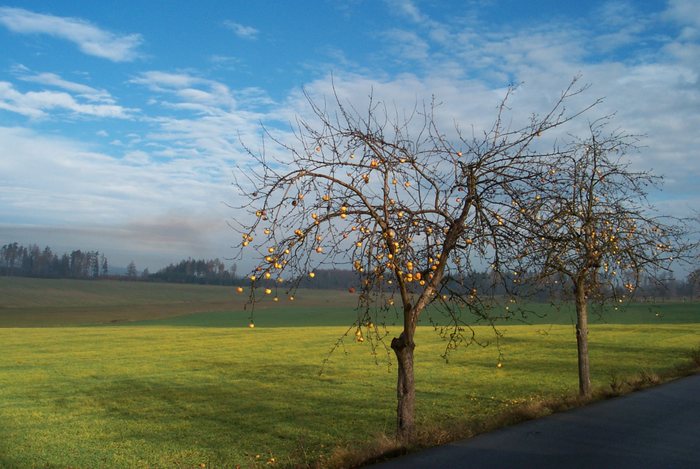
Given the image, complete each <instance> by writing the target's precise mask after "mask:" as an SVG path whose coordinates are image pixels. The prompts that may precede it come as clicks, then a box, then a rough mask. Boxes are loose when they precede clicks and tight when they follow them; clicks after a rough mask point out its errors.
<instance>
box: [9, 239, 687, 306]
mask: <svg viewBox="0 0 700 469" xmlns="http://www.w3.org/2000/svg"><path fill="white" fill-rule="evenodd" d="M114 270H115V272H111V271H110V264H109V260H108V259H107V257H106V256H105V255H104V254H103V253H100V252H99V251H82V250H80V249H78V250H75V251H72V252H70V253H63V254H60V255H59V254H58V253H55V252H53V250H52V249H51V248H50V247H48V246H47V247H45V248H43V249H41V248H40V247H39V246H37V245H36V244H30V245H28V246H22V245H19V244H18V243H16V242H15V243H10V244H5V245H4V246H2V248H0V275H2V276H17V277H40V278H74V279H93V280H95V279H118V280H132V281H142V282H149V281H150V282H170V283H195V284H207V285H247V284H249V281H248V280H247V278H246V277H245V276H243V277H241V276H237V275H236V274H237V271H236V270H237V268H236V264H235V263H234V264H232V265H231V266H230V268H226V265H225V264H224V263H223V262H222V261H220V260H219V259H212V260H204V259H199V260H196V259H185V260H181V261H180V262H178V263H177V264H170V265H168V266H167V267H164V268H162V269H160V270H159V271H158V272H155V273H151V272H149V271H148V269H145V270H143V271H141V272H139V271H138V270H137V268H136V265H135V263H134V262H131V263H129V265H128V266H127V268H126V271H124V269H123V268H120V269H114ZM315 273H316V275H315V277H314V279H313V280H311V279H309V278H308V277H305V276H304V277H300V278H297V279H290V280H289V281H288V282H285V284H286V285H290V284H291V283H294V284H297V285H298V286H300V287H303V288H317V289H337V290H341V289H346V288H354V287H357V285H358V283H359V278H358V276H357V274H356V273H355V272H353V271H351V270H342V269H328V270H321V269H317V270H316V271H315ZM492 280H493V279H492V277H491V276H490V275H489V274H488V273H485V272H482V273H474V274H473V276H472V277H470V279H469V281H468V282H466V283H469V286H470V288H471V287H474V288H477V289H478V290H479V291H490V292H491V293H493V294H497V295H498V294H503V293H505V288H504V287H503V285H501V286H499V287H497V288H496V289H495V290H494V289H492V288H493V285H494V282H493V281H492ZM562 280H563V279H562ZM268 283H270V284H273V283H274V282H273V281H272V280H269V281H265V280H263V281H262V283H261V285H266V284H268ZM509 283H510V282H509V281H508V279H506V285H508V284H509ZM455 285H456V283H453V284H452V285H451V286H452V287H453V291H454V287H455ZM538 296H540V295H538ZM637 296H642V297H653V298H669V299H670V298H681V297H685V298H698V297H699V296H700V269H696V270H695V271H693V272H692V273H690V275H688V277H687V278H686V279H685V280H677V279H675V278H674V277H673V276H672V275H671V274H670V273H665V274H664V275H661V276H660V278H659V279H657V280H651V279H647V281H644V282H642V283H641V285H640V288H639V289H638V291H637ZM541 299H545V298H544V297H543V298H541Z"/></svg>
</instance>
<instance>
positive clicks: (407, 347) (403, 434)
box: [391, 331, 416, 440]
mask: <svg viewBox="0 0 700 469" xmlns="http://www.w3.org/2000/svg"><path fill="white" fill-rule="evenodd" d="M415 347H416V345H415V343H414V342H413V334H411V333H410V332H409V333H407V332H406V331H403V332H402V333H401V335H400V336H399V337H395V338H394V339H393V340H392V341H391V348H392V349H393V350H394V352H395V353H396V358H397V361H398V364H399V367H398V368H399V369H398V382H397V384H396V397H397V399H398V405H397V408H396V434H397V437H398V438H399V439H401V440H407V439H410V438H411V436H412V434H413V431H414V429H415V404H416V383H415V380H414V377H413V350H414V349H415Z"/></svg>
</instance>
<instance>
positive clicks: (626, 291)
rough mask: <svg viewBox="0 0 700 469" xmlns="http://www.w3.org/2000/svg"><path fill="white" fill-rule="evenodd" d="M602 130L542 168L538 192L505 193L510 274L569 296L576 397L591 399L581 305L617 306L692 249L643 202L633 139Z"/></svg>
mask: <svg viewBox="0 0 700 469" xmlns="http://www.w3.org/2000/svg"><path fill="white" fill-rule="evenodd" d="M608 123H609V118H603V119H599V120H597V121H594V122H593V123H591V124H590V125H589V136H588V137H587V138H584V139H575V140H574V142H573V143H571V144H570V145H568V147H566V148H564V149H562V150H561V151H558V152H556V154H554V155H553V157H552V158H551V159H549V160H546V161H544V163H545V164H546V166H545V167H543V168H542V169H543V170H542V171H541V172H542V174H543V176H542V179H541V181H540V182H541V184H539V186H533V187H532V188H531V190H530V191H520V192H518V193H511V194H510V195H511V197H512V198H513V201H514V205H513V210H512V211H511V216H512V217H513V219H514V220H515V221H516V224H517V226H518V228H519V230H520V232H519V234H518V237H519V238H520V239H521V240H522V246H521V247H519V251H518V252H517V253H513V255H511V256H510V257H509V260H510V261H511V262H512V263H513V265H514V267H512V269H513V270H515V271H520V272H523V273H527V272H529V273H530V275H531V278H530V280H533V278H534V279H536V280H537V281H539V282H545V283H546V282H549V283H550V285H552V286H554V288H557V289H560V288H561V287H562V285H565V286H566V287H567V288H571V292H572V293H573V300H574V303H575V307H576V340H577V348H578V375H579V392H580V395H581V396H589V395H590V394H591V379H590V365H589V358H588V305H589V303H590V302H596V303H598V304H600V305H601V306H602V305H605V304H606V303H613V304H619V303H622V302H625V301H626V300H627V299H629V298H630V297H631V295H632V294H633V293H634V291H635V290H636V288H637V286H638V285H639V284H640V281H641V280H642V278H649V277H655V276H656V275H657V274H658V273H659V272H667V271H669V269H670V268H671V264H672V262H673V261H678V260H682V259H683V258H687V257H688V256H689V255H690V253H692V251H693V249H694V246H693V245H691V244H689V243H688V242H687V241H685V239H686V235H687V230H686V228H685V227H684V225H683V223H682V220H678V219H674V218H673V217H670V216H659V215H655V214H654V211H653V209H652V207H651V206H650V204H649V202H648V201H647V190H648V188H649V187H653V186H656V185H657V184H658V182H659V181H660V178H659V177H656V176H654V175H653V174H652V173H650V172H644V171H636V170H634V169H633V168H632V167H631V165H630V160H629V159H628V157H627V155H628V153H629V151H630V150H634V149H635V148H636V146H635V143H636V140H637V139H636V137H635V136H633V135H629V134H626V133H622V132H619V131H613V132H610V133H607V124H608ZM560 279H564V282H560V281H559V280H560ZM555 280H556V282H555ZM565 298H567V297H566V296H565ZM568 298H570V297H568Z"/></svg>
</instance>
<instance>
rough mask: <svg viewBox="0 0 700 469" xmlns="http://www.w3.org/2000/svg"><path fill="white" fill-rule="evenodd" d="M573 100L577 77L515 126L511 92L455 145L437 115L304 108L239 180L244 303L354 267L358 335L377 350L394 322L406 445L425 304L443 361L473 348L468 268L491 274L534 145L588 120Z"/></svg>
mask: <svg viewBox="0 0 700 469" xmlns="http://www.w3.org/2000/svg"><path fill="white" fill-rule="evenodd" d="M582 90H583V88H579V87H577V85H576V79H575V80H573V81H572V82H571V84H570V85H569V87H568V88H567V89H566V90H565V91H564V92H563V93H562V94H561V95H560V96H559V97H558V99H557V100H556V102H554V103H553V105H552V107H551V110H550V111H549V112H548V113H546V114H544V115H532V116H531V118H530V120H529V121H528V123H527V124H526V125H524V126H523V127H521V128H517V129H511V128H510V127H509V125H508V124H506V123H505V122H506V119H505V118H506V116H505V113H506V111H507V110H508V108H507V107H506V103H507V100H508V96H509V95H510V93H511V92H512V89H511V90H509V92H508V94H507V95H506V98H505V99H504V100H503V102H502V103H501V106H500V107H499V108H498V111H497V116H496V119H495V121H494V124H493V125H492V126H491V127H490V128H489V129H487V130H485V131H483V132H481V133H474V134H473V135H469V136H468V135H465V134H464V133H463V132H461V131H460V129H459V128H457V129H456V131H455V135H454V137H453V138H448V137H446V136H445V134H443V133H442V132H441V131H440V130H439V129H438V128H437V125H436V120H435V115H434V106H433V105H430V106H425V107H424V108H422V109H420V108H417V109H414V110H413V112H412V113H411V114H410V115H409V116H408V117H404V116H402V115H401V114H400V113H399V112H398V111H395V112H390V111H389V110H388V109H387V107H386V106H385V105H383V104H382V103H381V102H376V101H375V100H373V99H372V97H370V100H369V105H368V107H367V109H366V111H365V112H364V113H361V112H358V111H357V110H355V108H353V107H352V105H350V104H346V103H344V102H343V101H342V100H341V99H340V98H339V97H338V96H337V95H336V96H335V100H334V102H333V107H332V110H328V109H327V108H325V107H321V106H319V105H318V104H317V103H315V102H314V101H313V100H312V99H308V102H309V104H310V106H311V109H312V110H313V117H314V121H313V122H310V121H306V120H301V121H299V122H298V127H297V131H296V134H295V137H296V139H295V142H294V143H293V144H290V143H288V142H285V141H283V140H282V139H281V138H280V137H275V136H272V135H271V133H270V132H268V133H267V138H266V141H267V142H268V144H267V145H268V147H269V146H270V145H274V146H275V147H276V150H275V151H271V150H262V151H256V152H254V151H252V150H250V154H251V156H252V157H253V158H254V165H250V166H249V167H247V168H240V170H239V174H241V176H240V177H239V179H238V181H237V183H236V186H237V187H238V189H239V190H240V192H241V195H242V196H243V199H244V200H246V201H247V203H246V204H245V205H244V206H242V207H240V209H241V212H240V216H239V217H238V221H239V225H237V227H236V229H237V231H239V234H240V235H241V238H242V249H243V250H244V252H243V254H242V255H244V256H245V255H252V254H254V255H256V256H259V258H260V259H261V262H260V264H258V265H257V267H255V268H254V270H253V271H252V273H251V274H250V280H251V288H250V298H251V302H252V303H253V305H254V304H255V301H257V299H258V298H259V297H260V295H261V292H262V293H263V294H269V295H273V294H274V295H275V298H277V293H276V291H277V289H278V288H279V286H280V285H285V287H286V288H288V291H287V293H286V295H290V294H292V297H290V299H292V298H293V290H294V288H295V287H294V285H298V283H299V281H300V279H302V278H308V277H313V276H314V275H315V270H317V269H319V268H324V267H326V268H330V267H336V266H352V268H353V269H354V270H355V271H356V273H357V275H358V279H359V284H358V286H357V292H358V293H359V307H358V311H359V314H358V319H357V322H356V323H355V325H354V326H353V328H356V332H355V336H356V339H357V340H358V341H363V340H365V337H368V338H369V339H371V340H372V341H374V342H373V343H375V344H376V343H379V342H381V343H383V342H382V339H383V338H384V337H385V336H386V334H387V332H386V329H385V328H384V327H383V326H382V324H381V323H382V315H385V314H386V313H388V312H390V311H395V312H396V314H397V316H398V317H399V318H400V320H401V322H402V330H401V333H400V334H399V335H398V336H395V337H394V338H393V339H392V340H391V344H390V347H391V349H393V351H394V353H395V355H396V359H397V362H398V381H397V397H398V407H397V434H398V436H399V437H400V438H407V437H410V436H411V434H412V432H413V430H414V405H415V382H414V372H413V370H414V368H413V367H414V359H413V357H414V348H415V341H414V335H415V332H416V327H417V324H418V321H419V318H420V317H421V314H422V313H423V312H424V311H426V308H427V307H428V306H429V305H431V308H429V309H428V312H429V314H431V322H433V323H435V324H438V323H439V324H440V326H439V331H441V333H442V334H443V336H444V337H445V338H446V339H447V346H446V351H449V350H450V349H452V348H454V347H456V346H457V345H459V344H460V343H461V344H469V343H472V342H473V341H474V340H475V339H474V334H473V331H472V330H471V329H470V328H469V325H468V324H469V323H468V320H469V314H471V315H473V316H471V318H472V319H474V318H476V319H479V318H483V319H487V320H488V319H489V317H490V316H489V301H487V300H486V299H485V298H484V297H485V296H486V295H484V293H485V292H482V291H479V290H478V289H477V288H476V283H475V280H474V279H475V276H474V272H475V271H476V270H483V269H485V268H487V267H488V266H489V265H491V266H494V271H495V272H496V271H497V266H498V264H499V262H500V258H499V255H500V254H499V253H500V251H501V250H502V249H503V248H505V247H506V246H509V245H510V244H511V243H512V242H513V241H514V238H513V236H512V234H513V233H517V232H519V230H518V229H517V227H516V226H514V225H513V223H515V222H517V221H518V220H513V219H509V218H507V217H506V216H505V214H506V213H508V212H509V208H510V206H511V202H512V200H513V198H514V197H518V198H524V197H526V194H529V193H531V187H532V185H533V184H539V180H540V178H541V175H540V174H539V173H538V170H539V168H541V167H542V163H541V160H542V159H547V158H550V157H551V152H545V153H543V152H541V151H540V150H538V149H537V148H535V147H536V145H533V142H536V141H537V140H538V137H539V136H540V135H542V134H543V133H544V132H546V131H548V130H550V129H552V128H555V127H559V126H561V125H563V124H565V123H566V122H568V121H570V120H571V119H573V118H575V117H576V116H578V115H579V114H580V113H581V112H583V111H584V110H585V109H584V110H581V111H579V112H573V113H570V112H567V111H566V109H565V107H564V104H565V102H567V101H568V100H570V99H571V98H572V97H573V96H576V95H578V94H579V93H581V91H582ZM307 98H308V96H307ZM586 109H587V108H586ZM273 153H275V154H273ZM277 153H278V154H277ZM521 194H522V195H521ZM246 211H247V214H245V213H244V212H246ZM246 219H248V220H251V219H252V220H253V221H252V222H250V223H246V222H245V220H246ZM246 252H248V254H246ZM283 277H284V278H285V279H288V280H291V279H295V281H294V282H293V285H292V286H291V287H289V286H288V283H287V281H285V280H282V278H283ZM493 278H494V279H497V278H498V275H494V276H493ZM282 282H285V283H282ZM275 285H278V286H277V287H275ZM387 350H388V347H387Z"/></svg>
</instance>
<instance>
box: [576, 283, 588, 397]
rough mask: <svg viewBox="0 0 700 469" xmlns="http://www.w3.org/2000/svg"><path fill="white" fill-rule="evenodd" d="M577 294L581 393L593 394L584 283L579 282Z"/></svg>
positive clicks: (577, 337) (577, 341) (579, 386)
mask: <svg viewBox="0 0 700 469" xmlns="http://www.w3.org/2000/svg"><path fill="white" fill-rule="evenodd" d="M574 292H575V294H576V344H577V346H578V389H579V395H581V396H582V397H589V396H590V395H591V368H590V363H589V360H588V302H587V301H586V291H585V287H584V285H582V284H581V283H577V284H576V286H575V287H574Z"/></svg>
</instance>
